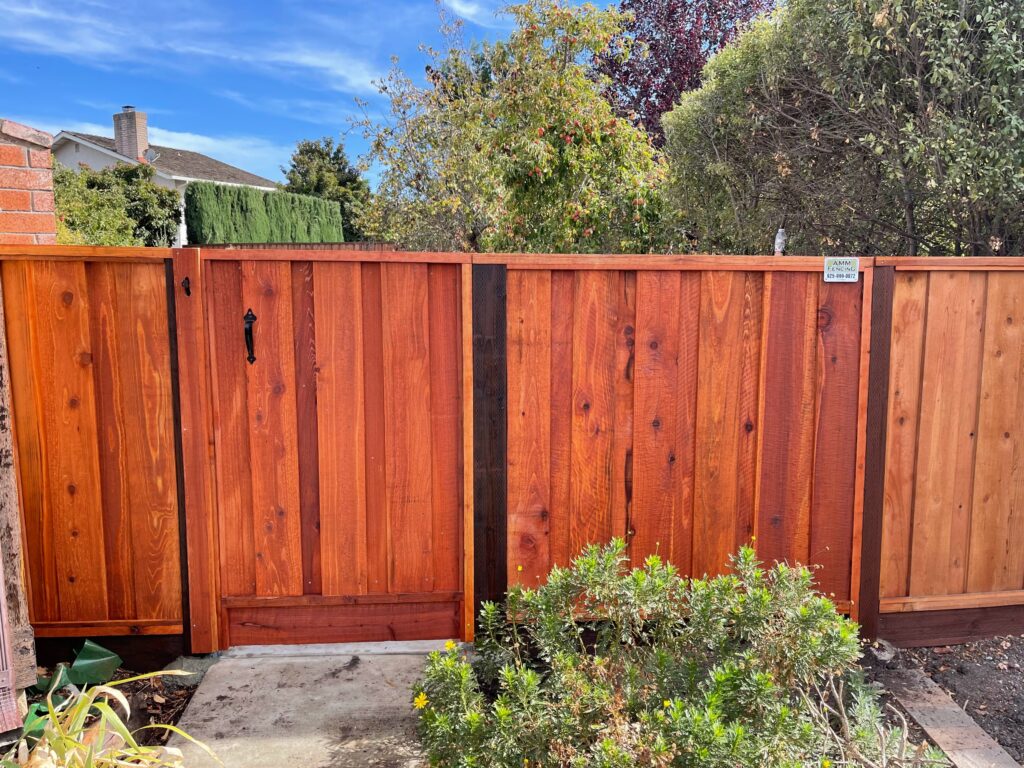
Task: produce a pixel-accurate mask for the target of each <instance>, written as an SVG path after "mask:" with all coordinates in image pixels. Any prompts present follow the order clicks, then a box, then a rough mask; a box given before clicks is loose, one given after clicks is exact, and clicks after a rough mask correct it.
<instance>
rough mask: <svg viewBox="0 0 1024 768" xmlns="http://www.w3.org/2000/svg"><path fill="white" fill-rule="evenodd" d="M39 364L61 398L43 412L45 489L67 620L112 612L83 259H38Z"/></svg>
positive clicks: (35, 270) (63, 615) (96, 617)
mask: <svg viewBox="0 0 1024 768" xmlns="http://www.w3.org/2000/svg"><path fill="white" fill-rule="evenodd" d="M32 269H33V285H34V288H35V291H34V296H33V304H34V307H35V312H36V318H35V326H34V330H35V338H34V341H35V343H36V345H37V347H36V349H37V350H38V352H37V354H38V358H39V365H40V368H41V369H42V370H44V371H46V372H47V377H48V380H49V381H51V382H53V385H54V386H55V388H56V392H57V393H58V395H57V396H58V397H59V400H57V402H52V401H51V402H50V403H49V405H48V407H45V408H44V409H43V411H42V422H43V430H42V431H43V455H44V457H45V475H44V482H45V486H44V488H45V491H44V493H45V494H46V496H47V497H48V499H49V501H50V503H51V504H52V512H51V514H52V516H53V527H52V531H53V537H54V555H55V557H56V561H57V594H58V597H59V602H60V618H61V620H62V621H95V620H105V619H106V618H107V582H106V568H105V563H104V559H103V558H102V557H100V556H98V554H99V553H100V552H102V551H103V546H104V545H103V519H102V498H101V489H100V477H99V474H100V472H99V448H98V446H97V444H96V439H95V438H96V394H95V386H94V383H93V375H92V363H93V357H92V344H91V340H90V334H89V306H88V287H87V284H86V277H85V265H84V264H83V263H74V262H72V263H56V262H45V261H44V262H38V263H36V264H34V265H33V268H32Z"/></svg>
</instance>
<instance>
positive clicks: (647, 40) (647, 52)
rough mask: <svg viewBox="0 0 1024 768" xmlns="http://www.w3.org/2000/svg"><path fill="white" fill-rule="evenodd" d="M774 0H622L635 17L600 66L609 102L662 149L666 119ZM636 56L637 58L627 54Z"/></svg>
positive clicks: (603, 58) (599, 60) (628, 11)
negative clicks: (715, 58)
mask: <svg viewBox="0 0 1024 768" xmlns="http://www.w3.org/2000/svg"><path fill="white" fill-rule="evenodd" d="M774 5H775V3H774V0H622V2H621V9H622V11H624V12H626V13H628V14H630V16H631V18H632V20H631V21H630V22H629V23H628V24H627V26H626V30H625V33H624V36H623V39H622V40H620V41H619V42H620V45H618V46H613V48H612V51H611V52H609V53H606V54H605V55H603V56H602V57H601V58H599V59H598V60H597V61H596V65H597V69H598V71H599V72H601V73H602V74H604V75H607V76H608V77H609V78H610V79H611V85H610V88H609V91H608V94H607V95H608V97H609V98H610V99H611V101H612V103H613V104H614V105H615V106H616V109H617V110H618V111H619V113H620V114H621V115H623V116H629V117H630V118H631V119H632V120H633V121H634V122H635V123H636V124H637V125H639V126H642V127H643V128H645V129H646V130H647V132H648V133H649V134H650V135H651V138H652V139H653V140H654V142H655V143H656V144H657V145H658V146H660V145H661V144H662V143H663V142H664V132H663V130H662V127H661V116H662V115H663V114H665V113H666V112H668V111H669V110H670V109H672V107H673V105H675V103H676V101H677V100H678V99H679V95H680V94H681V93H683V92H685V91H690V90H693V89H694V88H697V87H699V86H700V83H701V73H702V71H703V70H704V65H705V64H707V61H708V59H709V58H710V57H711V56H712V55H713V54H714V53H716V52H717V51H719V50H720V49H721V48H722V47H723V46H724V45H725V44H726V43H728V42H729V41H730V40H731V39H732V38H733V37H735V35H736V34H737V32H738V31H739V30H741V29H742V28H743V26H744V25H745V24H747V23H748V22H749V21H750V20H751V19H753V18H754V17H755V16H757V15H758V14H761V13H764V12H767V11H769V10H771V8H772V7H774ZM625 51H631V55H624V52H625Z"/></svg>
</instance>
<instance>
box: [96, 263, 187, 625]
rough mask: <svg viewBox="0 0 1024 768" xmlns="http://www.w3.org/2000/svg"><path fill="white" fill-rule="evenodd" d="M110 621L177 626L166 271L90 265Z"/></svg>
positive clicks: (178, 600)
mask: <svg viewBox="0 0 1024 768" xmlns="http://www.w3.org/2000/svg"><path fill="white" fill-rule="evenodd" d="M86 270H87V278H88V283H89V296H90V313H89V314H90V323H91V335H92V339H93V359H94V363H95V366H94V368H95V372H96V390H97V403H96V410H97V422H98V427H99V430H100V431H99V434H98V437H99V446H100V475H101V479H102V486H103V516H104V526H103V530H104V534H105V538H106V542H105V549H104V554H105V556H106V568H107V599H108V616H109V618H110V619H152V620H162V621H164V622H168V621H179V622H180V620H181V570H180V562H181V556H180V552H179V544H178V542H179V529H178V499H177V484H176V465H175V453H174V451H175V449H174V416H173V402H172V392H171V381H170V344H169V342H170V340H169V337H168V333H167V291H166V285H165V271H164V268H163V265H149V264H109V263H101V264H90V265H87V267H86Z"/></svg>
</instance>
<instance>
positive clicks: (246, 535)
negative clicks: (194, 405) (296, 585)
mask: <svg viewBox="0 0 1024 768" xmlns="http://www.w3.org/2000/svg"><path fill="white" fill-rule="evenodd" d="M205 269H206V276H207V284H208V292H209V294H210V295H211V296H212V297H215V298H213V300H212V301H210V302H209V311H208V317H209V344H210V362H211V368H210V378H211V381H212V388H211V389H212V401H213V402H212V404H213V410H214V413H215V418H214V425H215V426H214V434H215V440H216V457H217V476H218V477H219V478H220V479H221V481H220V482H218V483H217V499H216V508H217V521H218V528H219V530H220V537H219V541H220V553H219V554H220V556H219V566H220V584H221V589H222V590H223V594H225V595H254V594H256V545H255V530H254V525H253V520H252V510H253V495H252V472H251V466H252V454H251V452H250V448H249V442H250V437H249V405H248V401H249V396H248V387H247V386H246V373H245V366H246V365H247V363H246V362H245V346H244V341H243V337H242V318H243V316H244V315H245V311H246V309H247V307H246V306H244V304H243V298H242V268H241V265H240V264H239V263H237V262H224V263H217V264H207V265H206V267H205ZM181 303H184V301H182V302H181ZM257 322H258V321H257ZM187 365H188V361H187V360H186V361H185V362H184V363H183V369H184V368H185V366H187Z"/></svg>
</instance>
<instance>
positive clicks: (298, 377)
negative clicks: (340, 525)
mask: <svg viewBox="0 0 1024 768" xmlns="http://www.w3.org/2000/svg"><path fill="white" fill-rule="evenodd" d="M314 297H315V291H314V283H313V264H312V262H308V261H296V262H293V263H292V312H293V313H294V315H295V316H294V319H293V324H294V327H295V413H296V418H297V419H298V449H299V510H300V511H299V518H300V520H301V526H300V527H301V538H302V588H303V591H304V592H305V593H306V594H307V595H317V594H320V592H321V591H322V588H323V582H322V577H321V573H320V456H319V429H318V426H319V425H318V423H317V402H316V367H317V361H316V314H315V312H314Z"/></svg>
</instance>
